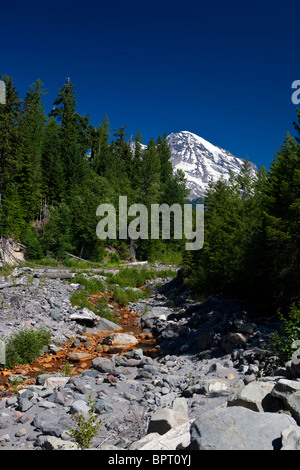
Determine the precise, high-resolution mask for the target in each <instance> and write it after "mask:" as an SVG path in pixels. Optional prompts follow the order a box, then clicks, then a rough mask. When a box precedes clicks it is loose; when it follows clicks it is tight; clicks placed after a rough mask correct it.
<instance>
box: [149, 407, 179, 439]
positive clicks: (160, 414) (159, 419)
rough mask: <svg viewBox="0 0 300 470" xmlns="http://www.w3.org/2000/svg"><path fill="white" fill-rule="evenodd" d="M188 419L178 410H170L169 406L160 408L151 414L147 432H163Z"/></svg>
mask: <svg viewBox="0 0 300 470" xmlns="http://www.w3.org/2000/svg"><path fill="white" fill-rule="evenodd" d="M187 421H188V418H187V417H186V416H184V415H183V414H181V413H179V412H178V411H175V410H171V409H169V408H161V409H159V410H157V411H155V413H154V414H153V415H152V417H151V419H150V422H149V427H148V432H147V434H150V433H152V432H157V433H158V434H165V433H166V432H168V431H169V430H170V429H172V428H174V427H175V426H179V425H180V424H184V423H186V422H187Z"/></svg>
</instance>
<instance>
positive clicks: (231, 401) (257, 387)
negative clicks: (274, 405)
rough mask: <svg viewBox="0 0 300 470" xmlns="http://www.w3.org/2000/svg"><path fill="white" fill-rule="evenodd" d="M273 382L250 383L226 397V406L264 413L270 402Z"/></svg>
mask: <svg viewBox="0 0 300 470" xmlns="http://www.w3.org/2000/svg"><path fill="white" fill-rule="evenodd" d="M273 387H274V383H273V382H250V383H249V384H248V385H246V386H245V387H242V388H237V390H236V391H235V392H234V393H233V394H232V395H230V396H229V397H228V399H227V405H228V406H243V407H245V408H248V409H249V410H252V411H266V409H267V408H268V405H269V403H270V400H271V396H270V393H271V391H272V389H273Z"/></svg>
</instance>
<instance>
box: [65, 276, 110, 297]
mask: <svg viewBox="0 0 300 470" xmlns="http://www.w3.org/2000/svg"><path fill="white" fill-rule="evenodd" d="M72 282H73V283H75V284H76V283H77V284H80V285H82V286H84V287H85V288H86V291H87V293H88V294H99V292H105V285H104V283H103V282H102V281H101V279H97V278H94V277H93V278H91V279H88V278H87V277H86V276H82V275H78V276H75V277H74V278H73V279H72Z"/></svg>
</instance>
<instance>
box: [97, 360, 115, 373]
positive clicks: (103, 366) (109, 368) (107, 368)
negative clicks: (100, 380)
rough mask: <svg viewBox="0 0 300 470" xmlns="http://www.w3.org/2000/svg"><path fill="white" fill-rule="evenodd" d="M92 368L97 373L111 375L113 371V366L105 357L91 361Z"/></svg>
mask: <svg viewBox="0 0 300 470" xmlns="http://www.w3.org/2000/svg"><path fill="white" fill-rule="evenodd" d="M92 366H93V368H94V369H96V370H97V371H98V372H102V373H107V374H111V373H112V372H113V371H114V369H115V364H114V363H113V361H111V360H110V359H109V358H106V357H101V356H100V357H95V359H93V360H92Z"/></svg>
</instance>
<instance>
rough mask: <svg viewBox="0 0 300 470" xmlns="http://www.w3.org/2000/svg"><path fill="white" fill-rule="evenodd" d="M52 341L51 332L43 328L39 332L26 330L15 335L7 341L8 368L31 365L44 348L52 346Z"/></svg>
mask: <svg viewBox="0 0 300 470" xmlns="http://www.w3.org/2000/svg"><path fill="white" fill-rule="evenodd" d="M50 340H51V333H50V330H49V329H48V328H45V327H43V326H42V327H40V328H39V329H37V330H34V329H30V328H24V329H22V330H21V331H19V332H18V333H15V334H13V335H12V336H11V337H10V338H9V339H8V340H7V341H6V350H5V356H6V367H8V368H12V367H14V366H16V365H18V364H30V363H31V362H32V361H34V360H35V359H37V358H38V357H39V356H40V355H41V353H42V351H43V348H44V347H45V346H48V345H49V344H50Z"/></svg>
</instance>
